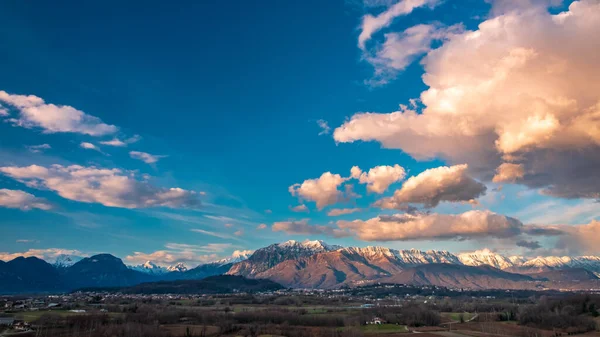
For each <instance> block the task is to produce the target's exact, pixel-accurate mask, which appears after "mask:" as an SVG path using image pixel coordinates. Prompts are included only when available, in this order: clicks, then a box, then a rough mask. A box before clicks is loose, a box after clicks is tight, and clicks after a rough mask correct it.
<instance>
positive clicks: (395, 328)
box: [361, 324, 408, 334]
mask: <svg viewBox="0 0 600 337" xmlns="http://www.w3.org/2000/svg"><path fill="white" fill-rule="evenodd" d="M361 330H362V331H363V332H364V333H367V334H368V333H398V332H408V328H407V327H406V326H405V325H396V324H369V325H363V326H361Z"/></svg>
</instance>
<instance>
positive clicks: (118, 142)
mask: <svg viewBox="0 0 600 337" xmlns="http://www.w3.org/2000/svg"><path fill="white" fill-rule="evenodd" d="M100 144H102V145H108V146H115V147H124V146H125V145H127V144H125V142H123V141H121V140H120V139H118V138H113V139H112V140H105V141H102V142H100Z"/></svg>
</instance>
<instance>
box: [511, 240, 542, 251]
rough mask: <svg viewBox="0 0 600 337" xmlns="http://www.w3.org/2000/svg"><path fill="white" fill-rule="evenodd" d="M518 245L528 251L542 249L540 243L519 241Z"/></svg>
mask: <svg viewBox="0 0 600 337" xmlns="http://www.w3.org/2000/svg"><path fill="white" fill-rule="evenodd" d="M516 244H517V246H519V247H523V248H527V249H531V250H535V249H538V248H541V247H542V246H541V245H540V242H539V241H527V240H519V241H517V243H516Z"/></svg>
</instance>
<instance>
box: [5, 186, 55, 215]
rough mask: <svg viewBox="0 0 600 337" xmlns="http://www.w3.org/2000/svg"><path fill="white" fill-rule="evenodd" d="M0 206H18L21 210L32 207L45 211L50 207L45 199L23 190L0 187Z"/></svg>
mask: <svg viewBox="0 0 600 337" xmlns="http://www.w3.org/2000/svg"><path fill="white" fill-rule="evenodd" d="M0 207H5V208H18V209H20V210H22V211H29V210H32V209H34V208H37V209H41V210H45V211H47V210H50V209H52V205H51V204H50V203H49V202H48V201H47V200H46V199H43V198H38V197H36V196H34V195H33V194H30V193H27V192H24V191H20V190H9V189H5V188H2V189H0Z"/></svg>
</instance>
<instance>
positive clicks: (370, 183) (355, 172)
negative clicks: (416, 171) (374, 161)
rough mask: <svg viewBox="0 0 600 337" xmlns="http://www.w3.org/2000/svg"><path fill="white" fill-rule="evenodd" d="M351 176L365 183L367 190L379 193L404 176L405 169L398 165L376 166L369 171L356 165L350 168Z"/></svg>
mask: <svg viewBox="0 0 600 337" xmlns="http://www.w3.org/2000/svg"><path fill="white" fill-rule="evenodd" d="M350 173H351V176H352V177H353V178H355V179H358V180H359V182H360V183H361V184H367V191H369V192H374V193H378V194H381V193H383V192H385V191H386V190H387V189H388V187H389V186H390V185H391V184H393V183H395V182H398V181H401V180H403V179H404V177H406V171H405V170H404V168H403V167H402V166H400V165H397V164H396V165H394V166H376V167H373V168H372V169H370V170H369V172H362V171H361V170H360V168H358V167H357V166H354V167H352V169H351V170H350Z"/></svg>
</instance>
